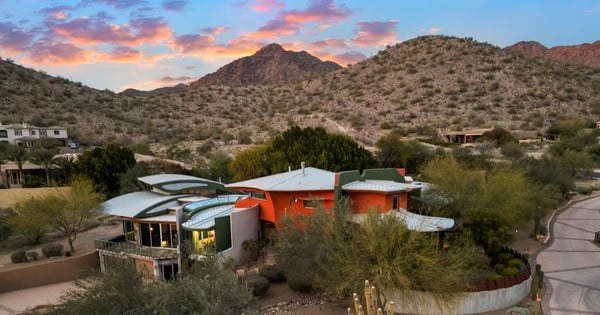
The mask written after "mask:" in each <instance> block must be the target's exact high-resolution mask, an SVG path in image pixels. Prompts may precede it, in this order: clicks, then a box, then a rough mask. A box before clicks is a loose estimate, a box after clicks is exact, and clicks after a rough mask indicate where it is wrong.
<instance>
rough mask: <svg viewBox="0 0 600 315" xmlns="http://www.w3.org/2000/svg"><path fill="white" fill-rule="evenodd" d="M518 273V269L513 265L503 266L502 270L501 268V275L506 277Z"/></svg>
mask: <svg viewBox="0 0 600 315" xmlns="http://www.w3.org/2000/svg"><path fill="white" fill-rule="evenodd" d="M518 273H519V269H517V268H514V267H507V268H504V270H502V275H503V276H506V277H508V276H514V275H516V274H518Z"/></svg>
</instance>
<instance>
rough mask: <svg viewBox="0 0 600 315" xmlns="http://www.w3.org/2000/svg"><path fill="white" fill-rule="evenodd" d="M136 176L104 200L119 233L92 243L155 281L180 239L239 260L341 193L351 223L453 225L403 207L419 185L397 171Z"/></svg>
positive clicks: (175, 267)
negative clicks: (128, 188) (130, 185)
mask: <svg viewBox="0 0 600 315" xmlns="http://www.w3.org/2000/svg"><path fill="white" fill-rule="evenodd" d="M138 180H139V181H140V182H142V183H144V184H145V185H147V187H148V189H147V190H145V191H140V192H134V193H129V194H125V195H122V196H118V197H115V198H113V199H110V200H108V201H106V202H105V203H104V204H103V208H104V212H105V213H106V214H108V215H112V216H115V217H117V218H118V219H120V220H121V222H122V224H123V234H122V235H121V236H119V237H116V238H113V239H104V240H96V248H97V250H98V252H99V254H100V262H101V268H102V269H103V270H105V268H107V266H108V265H110V263H111V260H112V259H113V257H128V258H131V259H132V260H133V261H134V262H135V264H136V266H138V267H139V268H140V269H141V268H146V269H147V270H148V271H149V272H151V274H153V275H154V277H156V278H157V279H169V278H171V277H173V276H174V274H175V273H177V272H178V271H179V269H180V267H179V266H181V256H180V249H181V248H180V246H179V245H180V244H181V240H183V239H188V240H190V242H191V244H192V245H193V246H194V247H195V248H196V249H197V250H198V251H199V252H200V253H202V251H204V250H215V251H217V252H219V253H220V254H222V256H223V257H224V258H226V259H232V260H233V261H234V262H236V263H240V262H241V261H242V254H243V250H242V243H243V242H244V241H246V240H256V239H267V240H268V239H269V238H270V235H271V233H273V232H274V231H275V229H276V227H277V224H278V222H279V220H281V219H282V218H283V217H284V216H285V215H294V214H310V213H311V212H312V211H314V210H315V208H316V207H317V206H319V205H322V206H323V207H324V208H326V209H333V208H334V205H335V203H336V202H340V200H341V199H342V198H343V197H347V198H349V199H350V200H351V204H352V212H353V220H354V221H355V222H358V223H360V222H361V221H362V219H363V218H364V216H365V215H366V214H367V213H368V211H371V210H375V211H377V212H379V213H381V214H382V215H395V216H398V217H399V218H400V219H402V220H404V221H405V222H406V224H407V226H408V227H409V228H410V229H413V230H417V231H422V232H439V231H443V230H447V229H451V228H452V227H453V226H454V221H453V220H452V219H448V218H439V217H428V216H422V215H418V214H414V213H410V212H408V211H407V210H406V208H407V204H408V198H409V196H408V193H409V192H411V191H413V190H419V189H420V188H421V185H420V184H419V183H407V182H405V177H404V170H403V169H391V168H390V169H368V170H363V172H362V173H361V172H359V171H357V170H354V171H345V172H339V173H334V172H330V171H326V170H321V169H318V168H313V167H305V166H304V164H302V166H301V168H300V169H296V170H290V171H288V172H283V173H279V174H273V175H269V176H264V177H260V178H255V179H250V180H246V181H241V182H237V183H232V184H228V185H223V184H222V183H219V182H215V181H211V180H207V179H203V178H198V177H193V176H187V175H175V174H161V175H152V176H146V177H141V178H139V179H138Z"/></svg>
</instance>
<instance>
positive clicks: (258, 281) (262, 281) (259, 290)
mask: <svg viewBox="0 0 600 315" xmlns="http://www.w3.org/2000/svg"><path fill="white" fill-rule="evenodd" d="M246 284H247V285H248V286H249V287H250V288H252V294H254V295H256V296H263V295H265V293H267V291H269V287H270V286H271V284H270V283H269V279H267V278H265V277H262V276H251V277H248V278H246Z"/></svg>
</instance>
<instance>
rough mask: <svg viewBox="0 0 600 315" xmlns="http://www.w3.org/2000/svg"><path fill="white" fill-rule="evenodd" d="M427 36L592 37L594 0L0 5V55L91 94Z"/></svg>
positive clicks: (348, 53)
mask: <svg viewBox="0 0 600 315" xmlns="http://www.w3.org/2000/svg"><path fill="white" fill-rule="evenodd" d="M425 34H443V35H451V36H458V37H473V38H474V39H476V40H478V41H483V42H488V43H491V44H494V45H497V46H500V47H505V46H508V45H511V44H513V43H515V42H518V41H521V40H536V41H539V42H541V43H542V44H543V45H545V46H547V47H552V46H557V45H573V44H580V43H585V42H594V41H596V40H599V39H600V0H539V1H535V0H531V1H516V0H515V1H510V0H497V1H484V0H470V1H467V0H464V1H460V0H452V1H450V0H437V1H434V0H431V1H425V0H423V1H421V0H419V1H416V0H415V1H399V0H398V1H393V0H389V1H382V0H369V1H364V0H363V1H358V0H356V1H354V0H347V1H342V0H338V1H334V0H302V1H301V0H296V1H283V0H247V1H243V0H234V1H224V0H222V1H217V0H215V1H209V0H196V1H191V0H190V1H186V0H162V1H151V0H76V1H58V0H43V1H42V0H17V1H13V0H0V56H1V57H2V58H3V59H7V58H10V59H12V60H14V62H15V63H18V64H21V65H25V66H28V67H32V68H34V69H37V70H43V71H45V72H47V73H48V74H51V75H60V76H62V77H65V78H69V79H71V80H73V81H79V82H82V83H84V84H86V85H88V86H91V87H94V88H98V89H110V90H113V91H115V92H119V91H122V90H124V89H126V88H137V89H142V90H148V89H154V88H157V87H161V86H171V85H175V84H177V83H180V82H183V83H187V82H190V81H193V80H195V79H197V78H199V77H201V76H203V75H205V74H207V73H210V72H214V71H216V70H217V69H218V68H219V67H221V66H222V65H224V64H226V63H228V62H230V61H232V60H234V59H237V58H240V57H243V56H247V55H250V54H252V53H254V52H255V51H256V50H258V49H259V48H260V47H262V46H264V45H266V44H268V43H273V42H276V43H280V44H281V45H282V46H284V48H285V49H288V50H306V51H308V52H309V53H311V54H313V55H315V56H317V57H319V58H321V59H325V60H331V61H335V62H337V63H339V64H341V65H343V66H345V65H347V64H351V63H355V62H357V61H360V60H361V59H364V58H366V57H369V56H372V55H373V54H374V53H376V52H377V51H379V50H381V49H384V48H385V46H386V45H387V44H394V43H397V42H400V41H404V40H408V39H411V38H414V37H417V36H420V35H425Z"/></svg>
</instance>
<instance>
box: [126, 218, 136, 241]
mask: <svg viewBox="0 0 600 315" xmlns="http://www.w3.org/2000/svg"><path fill="white" fill-rule="evenodd" d="M123 234H125V239H127V240H128V241H131V242H135V227H134V226H133V222H129V221H123Z"/></svg>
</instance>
